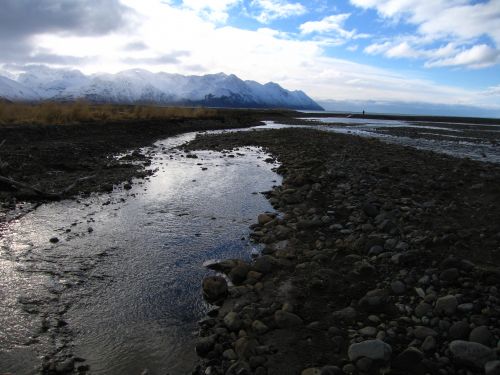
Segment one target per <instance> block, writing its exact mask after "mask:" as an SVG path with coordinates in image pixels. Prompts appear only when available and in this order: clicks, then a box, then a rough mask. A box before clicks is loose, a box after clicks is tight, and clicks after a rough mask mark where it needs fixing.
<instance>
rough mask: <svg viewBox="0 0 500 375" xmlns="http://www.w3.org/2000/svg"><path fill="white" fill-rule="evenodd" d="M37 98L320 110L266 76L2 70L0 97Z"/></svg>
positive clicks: (34, 68) (24, 99)
mask: <svg viewBox="0 0 500 375" xmlns="http://www.w3.org/2000/svg"><path fill="white" fill-rule="evenodd" d="M1 98H3V99H6V100H9V101H28V102H36V101H43V100H53V101H73V100H81V99H83V100H87V101H89V102H93V103H114V104H157V105H184V106H198V105H202V106H209V107H231V108H290V109H301V110H322V107H321V106H320V105H318V104H317V103H316V102H315V101H314V100H312V99H311V98H310V97H309V96H307V95H306V94H305V93H304V92H302V91H299V90H297V91H289V90H286V89H284V88H282V87H281V86H280V85H278V84H276V83H273V82H269V83H266V84H264V85H263V84H260V83H258V82H255V81H243V80H241V79H240V78H238V77H237V76H235V75H234V74H230V75H227V74H224V73H218V74H207V75H203V76H184V75H180V74H169V73H163V72H161V73H152V72H149V71H147V70H143V69H130V70H125V71H122V72H119V73H116V74H107V73H98V74H92V75H85V74H83V73H82V72H80V71H79V70H70V69H55V68H50V67H46V66H34V67H30V69H29V70H28V71H26V72H24V73H21V74H19V75H18V76H16V77H13V76H12V77H10V78H8V77H5V76H0V99H1Z"/></svg>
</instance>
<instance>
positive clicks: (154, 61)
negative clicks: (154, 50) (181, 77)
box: [124, 51, 191, 65]
mask: <svg viewBox="0 0 500 375" xmlns="http://www.w3.org/2000/svg"><path fill="white" fill-rule="evenodd" d="M190 54H191V53H190V52H189V51H173V52H171V53H168V54H165V55H162V56H157V57H137V58H136V57H130V58H128V59H125V60H124V61H126V62H128V63H131V64H150V65H162V64H177V63H179V62H180V58H181V57H185V56H189V55H190Z"/></svg>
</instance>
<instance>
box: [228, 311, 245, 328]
mask: <svg viewBox="0 0 500 375" xmlns="http://www.w3.org/2000/svg"><path fill="white" fill-rule="evenodd" d="M224 324H225V325H226V327H227V328H228V329H229V330H230V331H238V330H239V329H240V328H241V326H242V322H241V319H240V318H239V316H238V314H237V313H235V312H234V311H231V312H228V313H227V314H226V316H225V317H224Z"/></svg>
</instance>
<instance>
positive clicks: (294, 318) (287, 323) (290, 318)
mask: <svg viewBox="0 0 500 375" xmlns="http://www.w3.org/2000/svg"><path fill="white" fill-rule="evenodd" d="M274 321H275V322H276V324H277V325H278V327H280V328H290V327H297V326H301V325H302V324H303V321H302V319H301V318H300V317H299V316H298V315H295V314H293V313H290V312H287V311H283V310H278V311H276V312H275V313H274Z"/></svg>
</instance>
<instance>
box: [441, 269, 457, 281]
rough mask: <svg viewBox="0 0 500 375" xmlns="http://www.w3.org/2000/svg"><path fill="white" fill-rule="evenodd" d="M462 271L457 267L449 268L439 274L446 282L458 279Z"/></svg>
mask: <svg viewBox="0 0 500 375" xmlns="http://www.w3.org/2000/svg"><path fill="white" fill-rule="evenodd" d="M458 276H460V273H459V272H458V269H456V268H448V269H446V270H444V271H443V272H441V273H440V274H439V279H440V280H442V281H446V282H453V281H455V280H456V279H458Z"/></svg>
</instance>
